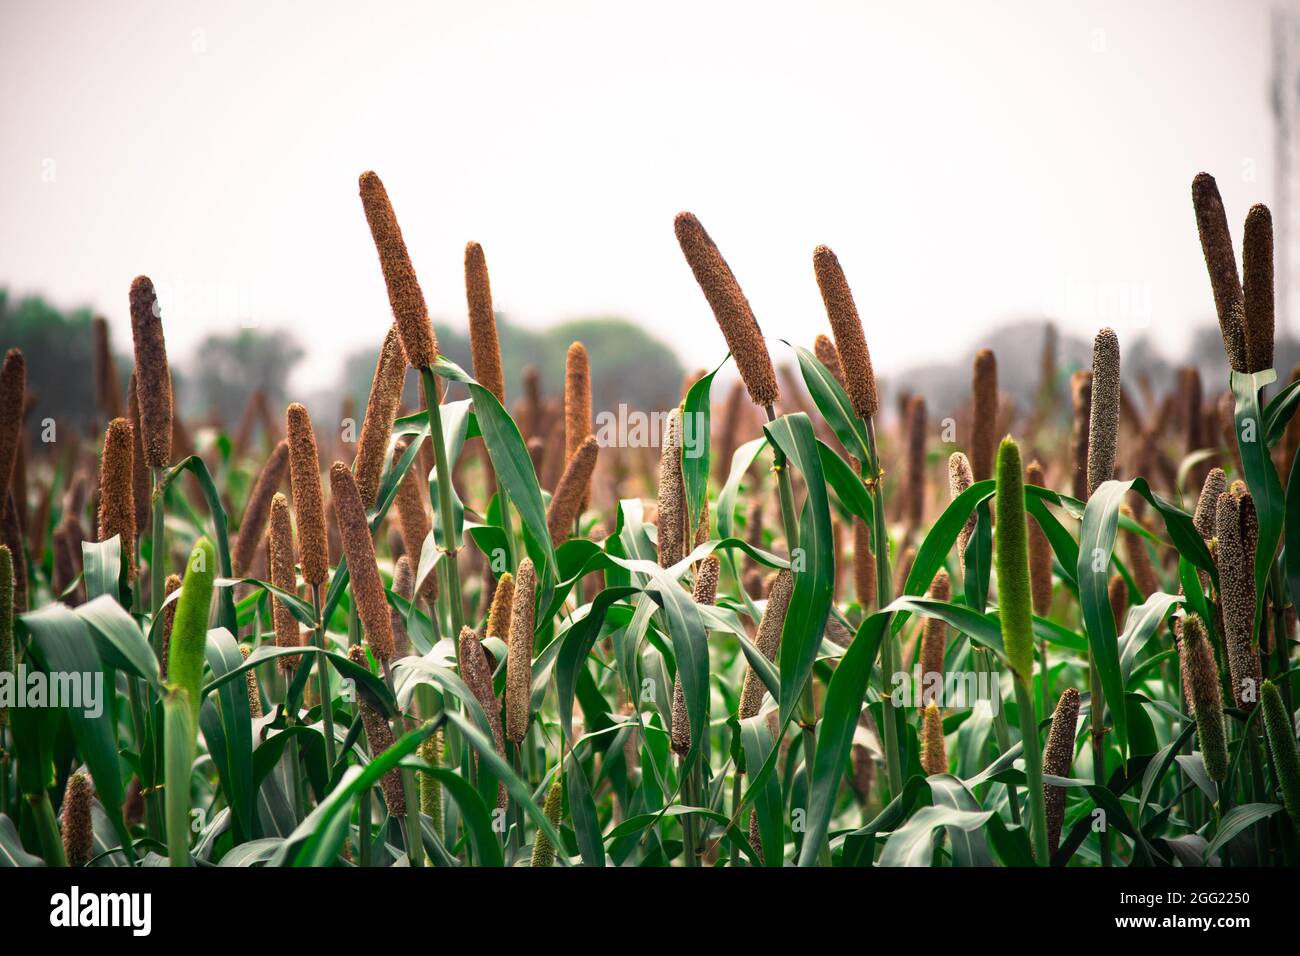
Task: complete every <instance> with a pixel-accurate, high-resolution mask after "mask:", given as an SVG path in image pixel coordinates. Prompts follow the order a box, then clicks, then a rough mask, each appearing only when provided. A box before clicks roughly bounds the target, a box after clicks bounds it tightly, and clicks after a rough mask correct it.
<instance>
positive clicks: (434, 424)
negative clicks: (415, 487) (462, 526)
mask: <svg viewBox="0 0 1300 956" xmlns="http://www.w3.org/2000/svg"><path fill="white" fill-rule="evenodd" d="M420 381H421V382H422V383H423V384H424V400H425V405H426V406H427V407H426V408H425V411H426V413H427V414H428V416H429V437H430V440H432V442H433V460H434V465H435V468H436V470H437V473H438V498H439V500H438V501H430V504H431V505H432V506H433V508H434V510H435V511H437V512H438V514H437V517H438V519H439V520H441V522H442V546H443V549H444V550H445V551H446V553H447V559H446V560H445V561H444V562H443V563H444V564H445V565H446V566H447V576H446V583H447V591H448V598H449V601H450V604H451V624H452V629H453V630H454V631H455V633H456V634H457V635H459V634H460V629H461V628H462V627H464V626H465V610H464V607H463V606H462V598H461V593H460V568H459V567H457V565H456V553H457V551H458V550H459V547H458V544H459V543H458V542H457V541H456V519H455V515H453V514H452V510H451V509H452V504H451V467H450V465H448V464H447V445H446V442H445V441H444V440H443V437H442V411H441V406H440V405H439V404H438V402H437V396H438V385H437V383H436V382H435V381H434V379H433V371H432V370H431V369H429V368H422V369H420Z"/></svg>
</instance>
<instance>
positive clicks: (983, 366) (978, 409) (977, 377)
mask: <svg viewBox="0 0 1300 956" xmlns="http://www.w3.org/2000/svg"><path fill="white" fill-rule="evenodd" d="M971 396H972V399H973V403H974V404H973V408H972V416H973V418H974V422H973V426H974V435H972V437H971V448H970V463H971V471H972V472H973V473H974V475H975V480H976V481H984V480H986V479H988V478H992V477H993V459H994V458H995V457H996V456H997V452H998V359H997V356H996V355H994V354H993V350H992V349H980V350H979V351H978V352H976V353H975V368H974V372H973V374H972V376H971Z"/></svg>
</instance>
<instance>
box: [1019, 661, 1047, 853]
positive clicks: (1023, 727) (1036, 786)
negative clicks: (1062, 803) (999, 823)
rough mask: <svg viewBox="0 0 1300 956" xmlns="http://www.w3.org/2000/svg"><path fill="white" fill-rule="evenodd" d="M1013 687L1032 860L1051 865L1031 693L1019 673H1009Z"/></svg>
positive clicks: (1041, 769) (1032, 694) (1041, 771)
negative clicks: (1027, 798)
mask: <svg viewBox="0 0 1300 956" xmlns="http://www.w3.org/2000/svg"><path fill="white" fill-rule="evenodd" d="M1011 681H1012V683H1013V684H1015V685H1016V708H1017V709H1018V710H1019V711H1020V739H1021V741H1022V744H1023V747H1024V754H1025V787H1026V788H1027V789H1028V790H1029V835H1030V839H1031V842H1032V846H1033V848H1034V859H1035V860H1036V861H1037V862H1038V865H1039V866H1048V865H1049V864H1050V863H1051V862H1052V858H1051V854H1050V853H1049V852H1048V849H1047V806H1046V803H1045V801H1044V799H1043V755H1042V751H1041V750H1040V749H1039V745H1038V717H1037V715H1036V713H1035V712H1034V693H1033V691H1031V690H1030V689H1029V685H1028V684H1027V683H1025V681H1024V680H1023V679H1022V678H1021V677H1020V675H1019V674H1012V675H1011Z"/></svg>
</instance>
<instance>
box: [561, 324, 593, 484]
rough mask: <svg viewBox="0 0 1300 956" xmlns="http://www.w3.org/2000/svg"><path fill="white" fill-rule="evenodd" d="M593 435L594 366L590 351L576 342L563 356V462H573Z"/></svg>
mask: <svg viewBox="0 0 1300 956" xmlns="http://www.w3.org/2000/svg"><path fill="white" fill-rule="evenodd" d="M590 434H592V429H591V362H590V360H589V359H588V358H587V347H586V346H585V345H583V344H582V343H581V342H574V343H573V344H572V345H570V346H569V350H568V351H567V352H566V353H565V355H564V460H565V461H566V462H569V461H572V460H573V456H574V455H576V454H577V452H578V448H579V446H581V445H582V443H583V442H584V441H585V440H586V438H587V436H588V435H590Z"/></svg>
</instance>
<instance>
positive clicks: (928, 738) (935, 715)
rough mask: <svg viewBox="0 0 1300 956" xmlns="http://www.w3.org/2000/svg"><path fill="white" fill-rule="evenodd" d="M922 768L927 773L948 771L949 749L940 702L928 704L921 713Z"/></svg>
mask: <svg viewBox="0 0 1300 956" xmlns="http://www.w3.org/2000/svg"><path fill="white" fill-rule="evenodd" d="M921 769H922V770H924V771H925V772H926V774H927V775H929V774H935V773H947V772H948V750H947V747H946V746H945V744H944V739H943V715H942V714H940V713H939V705H938V704H928V705H926V708H925V710H924V711H923V712H922V714H921Z"/></svg>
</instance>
